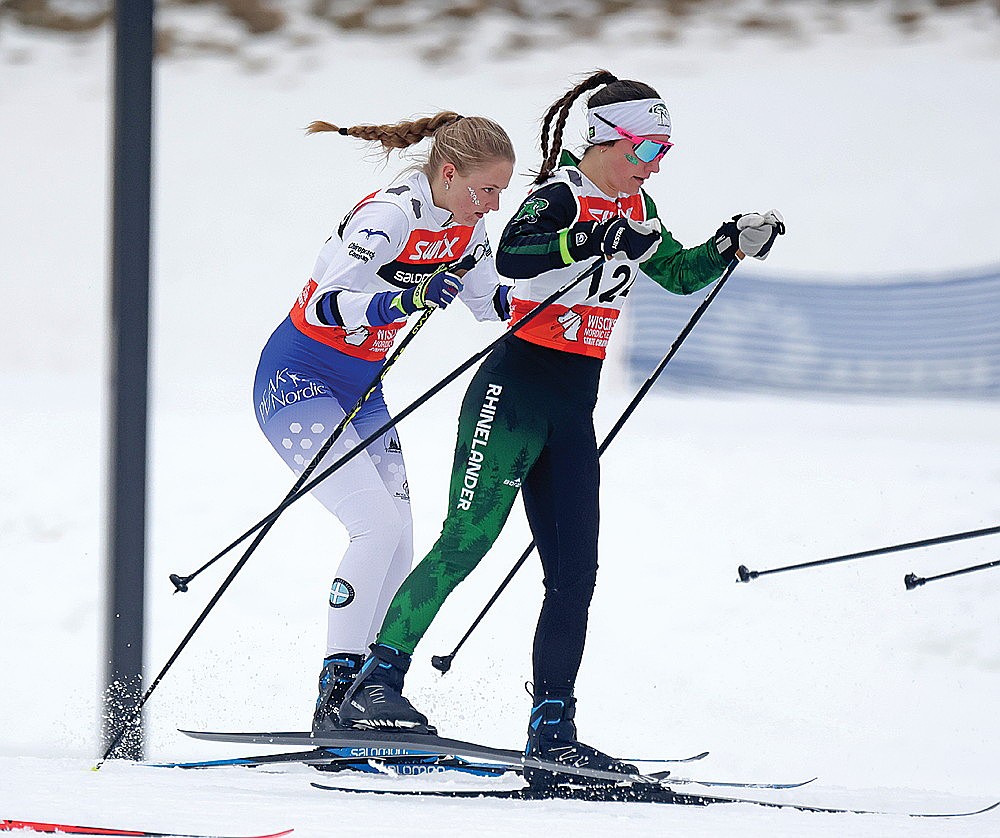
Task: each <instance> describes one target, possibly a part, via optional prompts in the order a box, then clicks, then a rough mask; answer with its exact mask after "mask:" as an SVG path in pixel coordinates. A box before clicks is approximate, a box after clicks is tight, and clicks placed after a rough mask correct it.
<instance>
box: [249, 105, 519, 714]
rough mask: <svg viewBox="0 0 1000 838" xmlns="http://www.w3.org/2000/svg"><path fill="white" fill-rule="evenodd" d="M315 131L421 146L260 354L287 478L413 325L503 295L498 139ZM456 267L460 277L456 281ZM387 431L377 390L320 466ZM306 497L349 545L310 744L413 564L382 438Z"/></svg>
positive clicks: (395, 445)
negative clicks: (496, 224) (495, 229)
mask: <svg viewBox="0 0 1000 838" xmlns="http://www.w3.org/2000/svg"><path fill="white" fill-rule="evenodd" d="M320 131H336V132H338V133H340V134H343V135H347V136H351V137H357V138H359V139H362V140H365V141H367V142H371V143H378V144H379V145H381V147H382V148H383V149H384V151H385V154H386V155H388V154H389V153H390V152H391V151H392V149H405V148H408V147H409V146H411V145H414V144H415V143H417V142H419V141H420V140H422V139H424V138H425V137H430V138H432V140H431V146H430V149H429V151H428V152H427V154H426V156H425V157H424V159H423V161H422V165H419V166H418V168H416V169H415V170H414V171H412V172H411V173H410V174H409V175H408V176H407V177H405V178H404V179H402V180H399V181H398V182H396V183H394V184H393V185H391V186H389V187H387V188H385V189H381V190H379V191H377V192H373V193H372V194H371V195H369V196H367V197H366V198H363V199H362V200H361V201H360V202H359V203H358V204H357V205H356V206H355V207H354V208H353V209H352V210H351V211H350V212H349V213H348V214H347V216H346V217H345V218H344V220H343V221H342V222H341V223H340V226H339V227H338V229H337V232H336V234H335V235H333V236H331V237H330V238H329V239H328V240H327V242H326V244H325V245H324V246H323V248H322V249H321V250H320V252H319V256H318V258H317V259H316V264H315V267H314V268H313V271H312V274H311V278H310V279H309V281H308V282H307V283H306V285H305V287H304V288H303V289H302V291H301V293H300V294H299V296H298V298H297V299H296V300H295V303H294V305H293V306H292V310H291V313H290V314H289V315H288V316H287V317H286V318H285V319H284V320H283V321H282V322H281V323H280V325H279V326H278V328H277V329H276V330H275V331H274V333H273V334H272V335H271V337H270V339H269V340H268V342H267V344H266V346H265V347H264V349H263V351H262V353H261V356H260V363H259V365H258V367H257V374H256V378H255V380H254V394H253V395H254V406H255V409H256V413H257V422H258V423H259V425H260V427H261V430H262V431H263V432H264V435H265V436H266V437H267V440H268V442H270V443H271V445H272V446H273V447H274V450H275V451H277V452H278V454H280V455H281V457H282V459H283V460H284V461H285V463H286V464H287V465H288V466H289V467H290V468H291V469H292V471H293V472H295V473H296V474H301V473H302V471H303V470H304V469H305V467H306V466H307V465H308V463H309V462H310V460H311V459H312V456H314V455H315V453H316V452H317V451H318V450H319V449H320V447H321V446H322V445H323V443H324V442H325V441H326V440H327V438H328V437H329V436H330V435H331V434H332V433H333V431H334V429H335V428H337V427H338V425H339V424H340V423H341V422H343V420H344V418H345V416H347V415H348V413H349V412H350V411H351V410H352V409H353V408H354V407H355V405H356V404H357V402H358V400H359V398H361V397H362V396H363V394H364V393H366V392H367V391H368V390H369V389H370V387H371V385H372V383H373V382H374V381H375V380H376V377H377V376H378V375H379V373H380V371H381V369H382V367H383V365H384V363H385V357H386V354H387V353H388V351H389V350H390V349H391V348H392V345H393V342H394V339H395V337H396V333H397V332H398V331H399V329H401V328H402V327H403V325H404V324H405V322H406V319H407V317H408V316H409V315H410V314H413V313H415V312H417V311H420V310H422V309H431V308H444V307H446V306H447V305H448V304H449V303H451V302H452V301H453V300H454V299H455V297H456V296H457V297H458V298H459V299H461V300H462V302H463V303H465V304H466V305H467V306H468V307H469V309H470V310H471V311H472V313H473V315H475V317H476V319H478V320H505V319H507V318H508V317H509V304H508V299H507V292H508V291H509V288H508V286H506V285H501V284H500V278H499V276H498V275H497V273H496V268H495V265H494V263H493V258H492V252H491V249H490V244H489V241H488V240H487V237H486V229H485V226H484V222H483V218H484V216H485V215H486V214H487V213H488V212H491V211H493V210H496V209H498V208H499V206H500V193H501V192H502V191H503V190H504V189H505V188H506V187H507V185H508V184H509V183H510V178H511V174H512V172H513V167H514V148H513V144H512V143H511V141H510V138H509V137H508V136H507V134H506V132H505V131H504V130H503V128H501V127H500V126H499V125H497V124H496V123H495V122H493V121H492V120H489V119H486V118H483V117H462V116H460V115H459V114H457V113H453V112H450V111H445V112H441V113H438V114H436V115H434V116H432V117H427V118H422V119H417V120H415V121H412V122H400V123H397V124H396V125H363V126H356V127H353V128H338V127H337V126H335V125H331V124H330V123H328V122H314V123H312V124H311V125H310V126H309V128H308V129H307V132H308V133H316V132H320ZM470 257H471V258H470ZM460 262H461V264H462V271H458V272H456V267H457V265H458V264H459V263H460ZM471 265H474V267H471V269H470V266H471ZM466 270H467V271H468V272H467V273H464V276H459V274H460V273H462V272H463V271H466ZM388 419H389V414H388V411H387V409H386V405H385V401H384V399H383V395H382V387H381V383H379V385H378V387H376V388H375V389H374V390H373V391H372V392H371V393H370V395H369V396H368V397H367V398H366V399H365V400H364V403H363V404H362V406H361V408H360V410H358V411H357V413H356V414H355V415H354V416H353V417H352V418H351V420H350V423H349V424H348V425H347V426H346V427H345V428H344V431H343V433H342V434H341V436H340V437H339V439H338V440H337V442H336V443H335V444H334V445H333V446H332V447H331V448H330V450H329V452H328V453H327V454H326V455H325V456H324V458H323V462H322V463H320V465H319V468H321V469H322V468H323V467H324V466H325V465H329V464H330V463H332V462H334V461H335V460H337V459H339V458H340V457H341V456H343V455H344V454H345V452H346V451H347V450H348V449H349V448H353V447H354V446H356V445H357V444H358V442H359V441H360V440H361V439H363V438H365V437H367V436H368V435H369V434H371V433H372V432H373V431H374V430H375V429H377V428H379V427H381V426H382V425H384V424H385V423H386V422H387V421H388ZM312 494H313V495H314V496H315V497H316V499H317V500H319V501H320V503H322V504H323V505H324V506H325V507H326V508H327V509H328V510H329V511H330V512H332V513H333V514H334V515H336V516H337V518H339V519H340V521H341V523H343V525H344V526H345V527H346V528H347V532H348V535H349V536H350V543H349V544H348V547H347V551H346V553H345V554H344V556H343V558H342V559H341V561H340V565H339V567H338V568H337V571H336V578H335V579H334V580H333V584H332V586H331V588H330V598H329V603H330V607H329V609H328V629H327V644H326V657H325V659H324V661H323V667H322V671H321V673H320V679H319V696H318V698H317V701H316V707H315V710H314V713H313V722H312V726H313V730H315V731H317V732H321V731H327V730H332V729H335V728H336V727H337V725H338V722H337V709H338V707H339V705H340V702H341V700H342V698H343V695H344V691H345V690H346V689H347V686H348V685H349V684H350V683H351V681H352V680H353V678H354V676H355V675H356V674H357V671H358V669H359V667H360V664H361V662H362V660H363V659H364V653H365V650H366V649H367V647H368V645H369V644H370V643H371V641H372V640H373V639H374V637H375V632H376V630H377V629H378V627H379V625H381V623H382V618H383V616H384V615H385V610H386V608H387V607H388V604H389V601H390V600H391V599H392V595H393V594H394V593H395V592H396V588H397V587H398V586H399V583H400V582H401V581H402V580H403V579H404V578H405V577H406V574H407V573H408V572H409V570H410V565H411V564H412V561H413V539H412V531H413V524H412V519H411V517H410V498H409V492H408V487H407V481H406V469H405V467H404V465H403V454H402V449H401V447H400V442H399V437H398V435H397V433H396V431H395V430H394V429H392V430H389V431H387V432H386V433H385V434H384V435H383V436H382V438H381V439H380V440H379V441H377V442H373V443H372V444H371V445H370V446H369V447H368V449H367V450H366V452H365V454H364V455H361V456H356V457H354V459H352V460H350V461H349V462H347V463H346V464H345V465H344V466H343V467H342V468H340V469H338V470H337V471H335V472H334V473H333V474H332V475H331V476H330V477H328V478H327V479H326V480H324V481H323V482H322V483H320V484H319V485H317V486H316V487H315V488H314V489H313V490H312Z"/></svg>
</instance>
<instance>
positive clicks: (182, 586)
mask: <svg viewBox="0 0 1000 838" xmlns="http://www.w3.org/2000/svg"><path fill="white" fill-rule="evenodd" d="M463 273H464V271H463ZM433 313H434V309H428V310H427V311H425V312H423V313H422V314H421V315H420V317H419V318H418V319H417V321H416V323H414V324H413V328H411V329H410V331H409V332H407V334H406V336H405V337H404V338H403V339H402V340H401V341H400V342H399V344H398V345H397V346H396V348H395V350H394V351H393V353H392V354H391V355H390V356H389V358H388V359H387V360H386V362H385V364H383V365H382V369H380V370H379V373H378V375H376V376H375V378H374V379H373V380H372V382H371V384H370V385H369V386H368V389H367V390H365V392H364V394H363V395H362V396H361V397H360V398H359V399H358V401H357V403H356V404H355V405H354V407H353V408H351V411H350V413H348V414H347V415H346V416H345V417H344V418H343V420H341V422H340V423H339V424H338V425H337V427H336V428H335V429H334V431H333V433H332V434H330V436H329V438H328V439H327V440H326V442H325V443H324V444H323V446H322V447H321V448H320V450H319V451H318V452H317V454H316V456H315V457H313V459H312V460H311V461H310V463H309V465H308V466H307V467H306V469H305V470H304V471H303V472H302V474H301V475H299V478H298V479H297V480H296V481H295V485H294V486H293V487H292V489H291V491H290V492H289V493H288V495H286V496H285V497H286V500H287V499H288V498H289V497H291V496H292V495H293V494H294V493H295V491H296V490H297V489H298V488H299V487H300V486H302V484H303V483H305V481H306V480H308V479H309V475H310V474H312V472H313V471H314V470H315V468H316V467H317V466H318V465H319V464H320V462H321V461H322V459H323V457H324V456H325V455H326V452H327V451H328V450H329V449H330V447H331V446H332V445H333V444H334V443H335V442H336V441H337V439H339V438H340V435H341V434H342V433H343V432H344V429H345V428H346V427H347V425H348V423H350V421H351V419H353V418H354V417H355V416H357V414H358V411H359V410H361V408H362V406H363V405H364V403H365V401H366V400H367V399H368V397H369V396H371V394H372V393H374V392H375V390H376V388H377V387H378V385H379V384H380V383H381V382H382V379H383V378H385V375H386V373H387V372H388V371H389V369H390V368H391V367H392V365H393V364H394V363H395V361H396V359H397V358H398V357H399V356H400V355H401V354H402V353H403V350H404V349H406V347H407V346H408V345H409V343H410V341H412V340H413V338H414V337H415V336H416V334H417V332H419V331H420V330H421V329H422V328H423V326H424V324H425V323H426V322H427V320H428V319H429V318H430V316H431V314H433ZM276 520H277V519H276V518H275V519H274V520H272V521H270V522H269V523H268V524H267V525H265V526H264V527H263V528H261V530H260V532H259V533H258V535H257V538H255V539H254V541H253V543H252V544H251V545H250V547H249V548H248V549H247V551H246V553H244V554H243V557H242V558H241V559H240V561H239V562H238V563H237V564H236V565H235V566H234V567H233V569H232V570H231V571H230V572H229V575H228V576H227V577H226V578H225V580H224V581H223V583H222V585H220V586H219V589H218V590H217V591H216V592H215V595H214V596H213V597H212V598H211V599H210V600H209V602H208V605H206V606H205V608H204V610H203V611H202V612H201V614H200V615H199V616H198V619H197V620H195V621H194V624H193V625H192V626H191V628H190V629H189V630H188V632H187V634H186V635H184V639H183V640H181V642H180V644H179V645H178V646H177V648H176V649H175V650H174V653H173V654H172V655H171V656H170V658H169V659H168V660H167V662H166V664H165V665H164V666H163V668H162V669H161V670H160V672H159V674H158V675H157V676H156V678H154V679H153V682H152V683H151V684H150V685H149V688H148V689H147V690H146V691H145V693H144V694H143V695H142V698H141V699H140V700H139V703H138V705H137V706H136V708H135V715H134V718H133V720H132V721H131V722H127V723H126V724H124V725H123V726H122V727H121V729H120V730H118V732H117V733H116V734H115V736H114V737H112V739H111V740H110V745H108V747H107V748H106V750H105V752H104V756H103V757H102V758H101V761H100V762H99V763H98V764H97V766H96V767H97V768H100V767H101V765H102V764H103V762H104V761H105V760H106V759H107V758H108V756H109V755H110V754H111V753H112V751H114V749H115V748H116V747H118V743H119V742H120V741H121V739H122V737H123V736H124V735H125V733H126V732H127V731H128V729H129V728H130V727H131V726H132V724H134V721H135V720H136V719H138V718H139V714H140V713H141V712H142V708H143V706H144V705H145V704H146V702H147V701H148V700H149V697H150V696H151V695H152V694H153V690H155V689H156V687H157V686H158V685H159V683H160V681H162V680H163V676H164V675H166V674H167V671H168V670H169V669H170V667H171V666H173V664H174V661H175V660H177V657H178V656H179V655H180V653H181V651H182V650H183V649H184V647H185V646H187V644H188V641H190V640H191V638H192V637H193V636H194V633H195V632H196V631H197V630H198V629H199V628H200V627H201V624H202V623H203V622H204V621H205V618H206V617H207V616H208V614H209V612H210V611H211V610H212V609H213V608H214V607H215V604H216V603H217V602H218V601H219V599H220V598H221V597H222V595H223V593H225V591H226V589H227V588H228V587H229V585H230V584H231V583H232V581H233V579H235V578H236V574H237V573H239V572H240V570H241V569H242V568H243V565H245V564H246V563H247V560H248V559H249V558H250V556H251V555H252V554H253V552H254V550H256V549H257V545H259V544H260V542H261V541H263V540H264V536H266V535H267V533H268V531H269V530H270V529H271V527H272V526H274V523H275V521H276ZM222 555H224V554H221V553H220V554H219V555H218V556H216V557H214V558H212V559H211V560H210V561H208V562H206V563H205V564H204V565H202V566H201V567H200V568H198V570H196V571H195V572H194V573H192V574H191V575H190V576H183V577H181V576H179V575H178V574H176V573H171V574H170V581H171V582H173V583H174V587H175V589H176V590H175V591H174V593H178V592H186V591H187V590H188V583H189V582H190V581H191V580H192V579H194V578H195V577H196V576H197V575H198V574H199V573H201V572H202V571H203V570H205V569H207V568H208V567H209V566H210V565H212V564H214V563H215V562H216V561H218V560H219V559H220V558H222Z"/></svg>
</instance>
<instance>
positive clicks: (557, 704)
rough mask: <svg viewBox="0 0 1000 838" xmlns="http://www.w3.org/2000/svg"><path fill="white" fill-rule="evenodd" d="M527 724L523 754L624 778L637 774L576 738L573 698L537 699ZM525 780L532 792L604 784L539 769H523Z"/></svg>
mask: <svg viewBox="0 0 1000 838" xmlns="http://www.w3.org/2000/svg"><path fill="white" fill-rule="evenodd" d="M534 704H535V706H534V707H532V708H531V720H530V722H529V724H528V744H527V745H526V746H525V749H524V754H525V756H529V757H538V758H539V759H545V760H549V761H550V762H558V763H562V764H563V765H570V766H575V767H577V768H596V769H598V770H600V771H614V772H616V773H619V774H621V775H622V777H623V779H625V778H627V777H628V776H630V775H636V774H638V773H639V769H638V768H636V767H635V766H634V765H631V764H630V763H627V762H622V761H621V760H619V759H615V758H614V757H612V756H608V755H607V754H605V753H602V752H601V751H598V750H597V749H596V748H592V747H590V745H584V744H583V743H582V742H580V741H578V740H577V738H576V723H575V722H574V721H573V717H574V716H575V715H576V699H575V698H574V697H573V696H536V697H535V702H534ZM524 779H525V780H527V781H528V785H529V786H530V787H531V788H532V789H533V790H535V791H539V790H544V789H548V788H552V787H553V786H557V785H561V784H564V783H567V782H569V781H572V782H573V783H577V784H593V783H601V782H604V781H602V780H596V779H592V778H587V777H574V776H572V775H568V774H564V775H559V774H555V773H553V772H551V771H546V770H544V769H541V768H525V769H524Z"/></svg>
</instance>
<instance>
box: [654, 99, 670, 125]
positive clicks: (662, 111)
mask: <svg viewBox="0 0 1000 838" xmlns="http://www.w3.org/2000/svg"><path fill="white" fill-rule="evenodd" d="M649 112H650V113H651V114H652V115H653V116H655V117H656V122H657V124H658V125H669V124H670V114H669V113H668V112H667V106H666V105H664V104H663V103H662V102H659V103H657V104H655V105H653V107H651V108H650V109H649Z"/></svg>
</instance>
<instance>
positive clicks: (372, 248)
mask: <svg viewBox="0 0 1000 838" xmlns="http://www.w3.org/2000/svg"><path fill="white" fill-rule="evenodd" d="M409 235H410V224H409V221H408V219H407V218H406V214H405V213H404V212H403V210H402V209H401V208H400V207H397V206H396V205H395V204H389V203H384V202H381V201H372V202H371V203H368V204H365V206H363V207H361V209H359V210H358V211H357V212H356V213H354V215H353V216H352V217H351V219H350V220H349V221H348V222H347V225H346V226H345V227H344V232H343V236H342V238H338V237H337V236H333V237H331V239H330V241H329V242H327V244H326V246H324V248H323V250H322V251H321V252H320V255H319V258H318V259H317V262H316V270H315V271H314V273H313V278H314V279H315V280H316V291H315V292H314V293H313V296H312V301H314V302H315V303H320V298H321V297H322V296H323V295H325V294H327V293H328V292H330V291H337V292H338V293H337V297H336V306H337V311H338V313H339V315H340V319H341V320H342V321H343V326H344V327H345V328H347V329H353V328H356V327H358V326H369V325H372V324H370V323H369V322H368V318H367V312H368V306H369V304H370V303H371V301H372V298H373V297H374V296H375V295H376V294H378V293H384V292H385V291H387V290H391V289H390V288H389V287H388V286H387V284H386V283H385V281H384V280H383V279H382V278H381V277H380V276H379V275H378V273H377V271H378V269H379V268H380V267H382V265H384V264H386V263H387V262H391V261H392V260H393V259H395V258H396V257H397V256H398V255H399V253H400V252H401V251H402V249H403V247H404V245H405V244H406V240H407V239H408V238H409ZM317 273H321V274H322V275H321V276H317ZM306 320H307V321H308V322H309V323H310V324H312V325H314V326H324V325H329V323H328V322H323V319H320V318H319V317H318V316H317V310H316V305H315V304H312V303H311V304H310V305H309V307H308V308H307V309H306Z"/></svg>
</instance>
